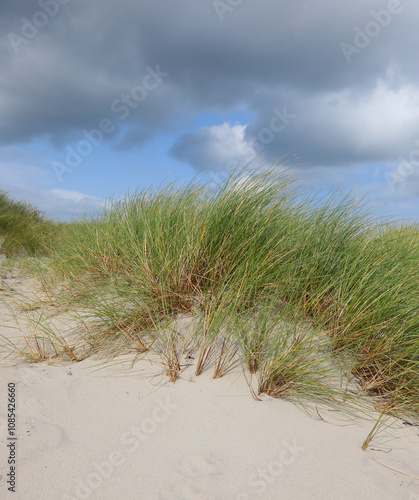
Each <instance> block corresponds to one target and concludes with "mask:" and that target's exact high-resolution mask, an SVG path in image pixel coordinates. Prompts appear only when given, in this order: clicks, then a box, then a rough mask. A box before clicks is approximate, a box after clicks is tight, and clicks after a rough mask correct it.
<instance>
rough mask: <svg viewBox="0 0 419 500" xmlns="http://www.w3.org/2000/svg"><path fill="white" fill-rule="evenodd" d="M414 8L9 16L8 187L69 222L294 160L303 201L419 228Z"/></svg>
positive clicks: (299, 6)
mask: <svg viewBox="0 0 419 500" xmlns="http://www.w3.org/2000/svg"><path fill="white" fill-rule="evenodd" d="M418 23H419V4H418V2H415V1H414V0H390V1H388V2H387V1H383V0H380V1H378V0H377V1H376V0H351V1H350V2H349V1H348V0H316V1H313V0H293V1H292V2H291V1H289V0H216V1H211V0H205V1H204V0H176V1H168V0H166V1H162V0H119V1H118V2H116V1H114V0H89V1H86V0H38V1H34V0H14V1H13V2H2V3H1V5H0V68H1V69H0V189H4V190H7V191H9V193H10V194H11V195H12V196H13V197H15V198H19V199H24V200H26V201H28V202H30V203H33V204H36V205H37V206H38V207H39V208H41V209H42V210H45V211H46V212H47V213H48V214H50V215H51V216H53V217H57V218H64V219H66V218H67V219H68V218H69V217H70V215H71V214H75V215H76V216H77V215H78V214H80V213H81V212H82V211H89V210H91V209H92V208H94V207H98V206H100V205H101V204H102V203H103V202H104V200H105V199H107V198H109V197H111V196H113V197H118V196H120V195H122V194H123V193H124V192H126V191H127V190H130V191H133V190H134V189H135V188H136V187H144V186H149V185H151V184H154V185H156V184H160V183H162V182H167V180H170V181H176V182H179V183H182V182H185V181H187V180H189V179H191V178H192V177H193V176H194V175H196V174H197V173H198V175H199V177H200V178H201V177H202V178H203V179H204V180H206V179H208V180H210V179H212V178H214V176H215V177H216V178H217V179H222V178H223V177H224V176H225V175H226V174H227V173H228V172H229V171H231V169H232V168H233V166H234V165H236V164H238V163H239V164H240V165H243V168H244V165H246V163H248V162H250V161H251V160H253V159H254V158H255V157H257V158H258V161H259V162H261V161H263V162H267V161H272V160H274V159H276V158H280V157H283V156H284V155H288V154H290V153H291V154H294V155H295V160H294V164H295V165H298V164H300V166H297V167H296V169H295V175H297V176H299V177H300V178H302V181H301V182H302V183H303V186H304V189H306V190H307V192H313V191H314V192H316V191H318V190H322V191H324V190H333V189H336V188H342V189H343V190H345V189H349V188H351V187H352V186H354V185H355V186H356V188H355V193H356V194H357V195H363V194H365V193H367V196H368V198H369V199H371V202H372V203H373V205H374V207H375V208H374V210H375V211H376V213H377V214H378V215H388V216H395V217H398V218H399V219H409V218H410V219H416V218H418V217H419V63H418V59H417V54H418V53H419V31H418V29H417V26H418Z"/></svg>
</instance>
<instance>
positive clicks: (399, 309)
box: [29, 165, 419, 418]
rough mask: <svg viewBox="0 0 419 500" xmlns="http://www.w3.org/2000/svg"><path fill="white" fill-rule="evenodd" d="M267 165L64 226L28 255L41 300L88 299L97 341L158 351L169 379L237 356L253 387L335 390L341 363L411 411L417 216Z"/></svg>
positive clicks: (344, 370) (281, 393)
mask: <svg viewBox="0 0 419 500" xmlns="http://www.w3.org/2000/svg"><path fill="white" fill-rule="evenodd" d="M277 167H278V165H273V166H272V167H271V168H268V169H266V168H265V169H261V170H260V171H258V172H254V173H253V174H250V175H247V176H243V175H240V174H239V173H233V174H232V175H231V176H230V177H229V179H227V181H226V182H224V183H223V184H222V185H220V186H218V187H217V188H216V189H215V190H214V189H210V187H209V186H207V185H200V184H198V183H196V182H191V183H189V184H188V185H186V186H183V187H176V186H174V185H169V186H166V187H160V188H157V189H148V190H143V191H138V192H136V193H135V194H133V195H130V196H127V197H125V198H124V199H123V200H121V201H118V202H114V203H112V204H111V205H110V206H109V207H108V208H106V209H103V210H102V211H101V212H99V213H97V214H96V215H94V216H92V217H90V218H85V219H84V220H81V221H78V222H74V223H72V224H69V225H67V226H66V227H65V229H63V231H62V233H61V237H60V239H59V241H57V242H56V244H55V249H54V253H53V256H52V258H51V260H50V262H49V264H48V266H47V267H45V266H40V267H38V273H39V276H40V278H41V280H42V282H43V286H44V288H45V289H46V290H48V294H49V297H50V299H51V301H53V302H55V303H60V304H61V305H65V306H66V307H67V308H70V309H71V308H72V309H74V310H83V311H84V313H83V318H82V319H80V318H79V319H80V332H81V331H82V330H83V332H84V333H80V335H82V336H84V337H83V338H84V339H85V340H86V342H87V343H88V345H89V349H90V351H91V352H92V353H103V354H104V355H107V356H109V355H116V354H117V353H118V352H119V350H120V349H122V347H121V346H125V347H126V346H127V345H129V346H131V348H132V349H134V351H136V352H137V353H139V354H144V353H146V352H150V353H154V354H156V355H157V356H158V358H159V359H160V361H161V363H162V364H163V365H164V366H165V367H166V372H167V375H168V377H169V379H170V380H172V381H175V380H176V379H177V378H178V377H179V376H181V373H182V370H183V369H184V368H185V367H186V366H187V365H188V364H189V361H188V360H189V359H191V358H193V359H195V363H196V365H195V368H196V369H195V375H196V376H199V375H200V374H201V373H202V372H203V371H205V370H207V369H209V367H210V366H213V376H214V378H218V377H220V376H222V375H223V374H224V373H226V372H228V370H229V369H230V367H231V366H233V365H234V364H237V363H238V362H243V366H245V367H246V369H247V370H248V372H249V373H250V374H251V375H252V376H253V377H255V378H256V380H257V384H258V390H257V392H258V394H263V393H265V394H268V395H270V396H274V397H297V398H300V397H301V398H309V399H310V398H312V399H315V400H316V401H319V400H322V399H323V400H325V401H327V400H328V401H334V402H335V401H337V400H338V399H339V397H341V399H342V401H343V400H345V398H347V397H348V390H347V388H346V387H339V384H337V383H336V378H339V377H336V373H337V372H338V373H340V374H349V377H350V378H352V379H353V380H356V381H357V383H358V386H359V390H360V391H361V392H363V393H367V394H369V395H371V396H372V401H373V402H374V404H375V406H376V408H377V409H379V410H380V411H383V412H385V413H390V414H394V415H404V416H406V415H410V416H412V417H413V418H418V417H419V376H418V375H419V314H418V311H419V293H418V290H419V266H418V264H419V228H418V227H417V226H415V225H404V226H396V225H390V224H385V223H378V222H376V221H374V219H373V217H372V216H371V213H370V212H369V210H368V206H365V205H364V204H363V202H362V201H358V200H356V199H355V198H351V197H350V196H346V197H343V199H342V198H339V196H338V195H337V194H332V195H330V196H328V197H327V198H325V199H323V200H320V201H319V200H316V199H314V198H308V197H306V198H303V197H302V196H301V195H300V194H299V193H298V186H297V185H295V184H294V183H293V182H291V180H290V176H289V174H288V173H286V172H284V170H283V169H278V168H277ZM36 220H38V219H36ZM38 223H39V224H41V223H42V220H39V221H38ZM180 316H182V317H186V318H190V319H191V321H192V320H193V319H196V321H195V323H191V324H193V325H194V328H193V330H192V333H191V332H189V333H188V334H185V333H182V332H181V331H179V330H178V329H177V327H176V319H177V318H179V317H180ZM86 332H87V333H86ZM52 341H53V342H54V338H52ZM62 342H63V340H62V339H60V341H59V342H58V343H57V342H55V343H54V346H56V349H57V350H60V345H61V352H63V349H62ZM34 345H35V346H36V344H34V343H33V339H32V343H31V346H34ZM32 348H33V347H32ZM65 350H66V352H67V355H68V358H69V359H76V358H77V357H78V356H79V357H80V359H81V358H82V357H84V356H81V355H80V354H78V353H77V352H76V350H75V348H74V347H72V346H71V345H68V344H67V343H66V344H65ZM29 354H30V353H29ZM29 357H30V356H29Z"/></svg>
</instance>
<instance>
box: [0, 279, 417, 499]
mask: <svg viewBox="0 0 419 500" xmlns="http://www.w3.org/2000/svg"><path fill="white" fill-rule="evenodd" d="M18 283H19V278H18V277H13V274H12V275H9V276H7V277H6V279H5V280H3V290H2V291H1V292H0V298H3V299H5V300H6V301H8V303H10V302H11V297H12V296H13V290H10V286H12V287H16V286H20V285H18ZM25 286H26V290H29V288H30V284H28V283H26V285H25ZM13 307H14V308H15V309H16V308H17V306H13ZM0 318H1V319H0V325H2V326H0V334H1V335H4V336H6V337H8V338H14V337H16V336H19V335H21V332H19V331H18V330H16V329H14V328H12V327H14V326H15V325H16V323H15V320H14V319H13V317H12V316H11V314H10V311H9V309H8V308H7V307H6V305H5V304H4V303H1V302H0ZM21 327H22V329H23V331H24V330H25V328H26V325H25V324H24V322H22V323H21ZM131 361H132V356H129V355H125V356H120V357H119V358H118V359H117V360H114V362H113V364H106V365H102V364H100V363H99V361H98V360H97V359H92V358H89V359H86V360H84V361H82V362H79V363H72V364H68V363H67V364H63V363H61V364H59V363H58V364H51V363H47V362H43V363H39V364H29V363H23V364H20V365H18V366H12V364H11V362H10V361H8V360H3V361H1V362H0V498H1V499H9V498H10V499H19V500H20V499H21V500H35V499H36V500H38V499H39V500H70V499H71V500H74V499H92V500H94V499H97V500H114V499H124V500H142V499H146V500H148V499H150V500H152V499H156V500H157V499H160V500H163V499H164V500H180V499H193V500H204V499H214V500H215V499H217V500H223V499H226V500H245V499H304V500H306V499H364V498H365V499H380V500H381V499H383V500H384V499H389V500H390V499H391V500H394V499H409V500H414V499H419V479H414V478H413V477H411V476H416V478H419V435H418V434H419V428H418V427H414V426H410V425H405V424H403V423H402V422H401V421H398V422H394V423H393V424H392V426H391V427H389V428H387V429H385V430H381V432H379V433H378V434H377V436H376V437H375V439H374V440H373V441H372V443H371V444H370V446H369V447H368V449H367V451H366V452H363V451H362V449H361V446H362V443H363V442H364V440H365V438H366V436H367V435H368V433H369V432H370V430H371V428H372V426H373V424H374V422H373V421H372V420H368V419H366V418H361V417H360V418H354V417H353V416H350V415H345V414H343V413H336V412H333V411H332V410H330V409H329V410H327V409H326V408H321V409H320V414H321V415H322V416H323V417H324V419H325V420H327V422H326V421H322V420H321V419H320V418H319V417H317V418H314V417H312V416H310V415H308V414H307V412H306V411H304V408H303V407H302V406H301V405H298V404H296V402H293V401H288V400H278V399H272V398H269V397H263V398H262V401H257V400H256V399H255V398H253V397H252V395H251V391H250V389H249V380H248V376H247V375H246V373H245V372H244V371H243V368H242V367H241V366H237V367H236V368H235V369H234V370H233V371H232V372H230V373H228V374H227V375H225V376H223V377H222V378H221V379H218V380H213V379H212V371H211V370H207V371H206V372H205V373H203V374H202V375H201V376H200V377H195V376H194V375H193V373H194V367H193V366H191V367H189V368H187V369H186V370H185V371H184V372H183V373H182V378H181V379H180V380H178V381H177V382H176V383H175V384H173V383H170V382H169V381H168V380H167V378H165V377H164V372H163V370H162V367H161V366H159V365H157V364H151V363H149V362H148V361H146V360H143V361H141V362H139V363H136V364H135V365H134V366H132V362H131ZM99 368H100V369H99ZM8 383H15V384H16V395H17V408H16V413H17V425H16V436H15V437H17V442H16V487H15V490H16V491H15V492H10V491H8V487H9V484H8V483H7V482H6V481H7V479H8V476H7V474H8V473H9V472H10V469H9V467H10V466H9V464H8V463H7V461H8V456H9V450H10V448H8V447H7V443H8V442H10V441H8V440H7V437H9V435H8V422H7V389H8ZM380 462H381V463H380ZM398 471H399V472H398Z"/></svg>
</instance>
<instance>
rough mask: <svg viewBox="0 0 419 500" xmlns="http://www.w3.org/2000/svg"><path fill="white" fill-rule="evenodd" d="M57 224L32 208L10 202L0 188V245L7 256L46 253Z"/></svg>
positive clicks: (53, 237) (54, 234) (55, 232)
mask: <svg viewBox="0 0 419 500" xmlns="http://www.w3.org/2000/svg"><path fill="white" fill-rule="evenodd" d="M59 227H60V225H59V224H54V223H53V222H52V221H50V220H48V219H47V218H46V217H45V216H44V215H43V214H42V213H41V212H39V211H38V210H37V209H36V208H35V207H33V206H31V205H28V204H26V203H23V202H20V201H13V200H11V199H10V198H9V196H8V195H7V193H5V192H4V191H0V238H1V239H2V242H1V245H0V246H1V248H2V249H3V250H4V252H5V253H6V254H7V255H8V256H11V255H14V254H17V253H25V254H27V255H40V254H45V253H48V252H49V251H50V250H51V249H52V247H53V245H54V240H55V237H56V234H57V231H58V228H59Z"/></svg>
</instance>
